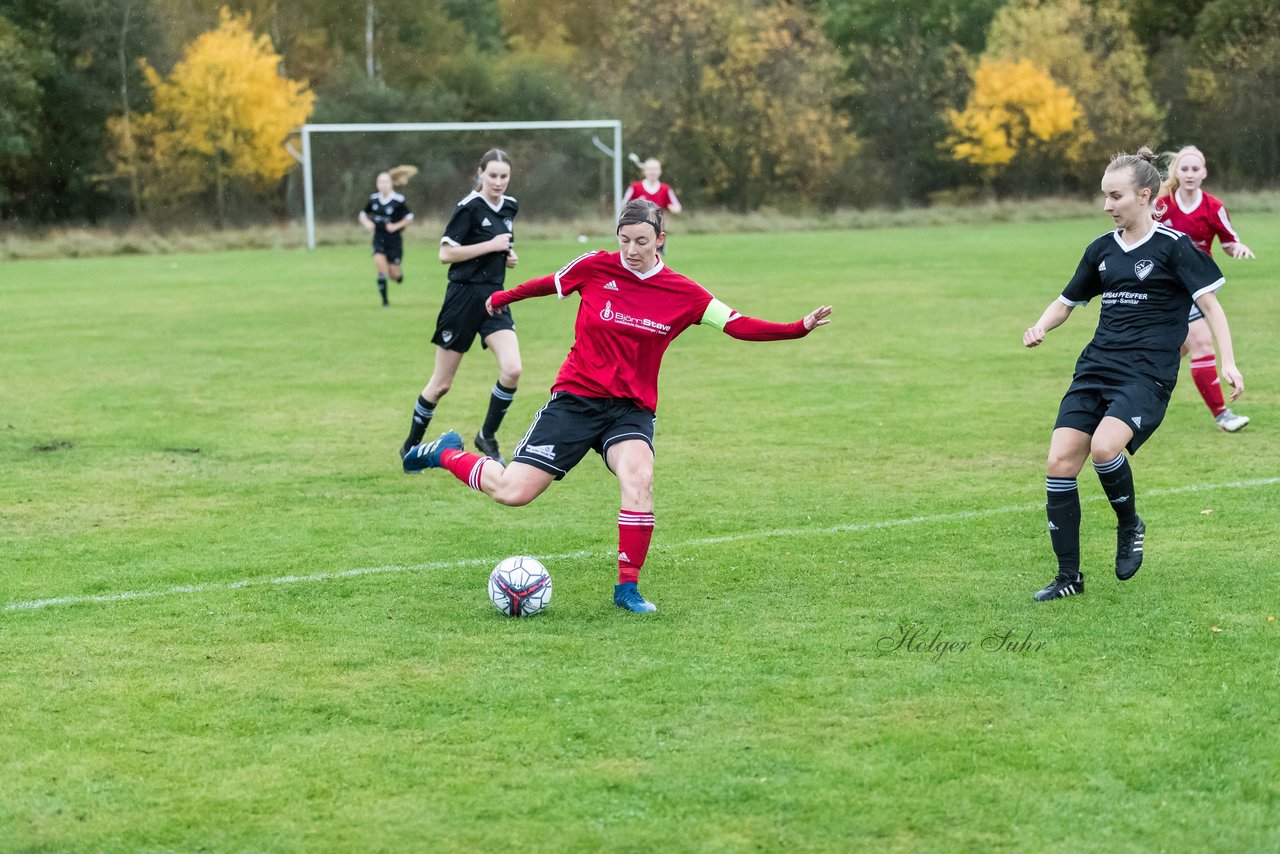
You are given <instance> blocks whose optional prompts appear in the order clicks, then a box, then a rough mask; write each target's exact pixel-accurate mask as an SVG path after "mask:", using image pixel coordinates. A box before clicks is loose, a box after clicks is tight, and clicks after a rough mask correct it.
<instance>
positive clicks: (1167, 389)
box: [1022, 147, 1244, 601]
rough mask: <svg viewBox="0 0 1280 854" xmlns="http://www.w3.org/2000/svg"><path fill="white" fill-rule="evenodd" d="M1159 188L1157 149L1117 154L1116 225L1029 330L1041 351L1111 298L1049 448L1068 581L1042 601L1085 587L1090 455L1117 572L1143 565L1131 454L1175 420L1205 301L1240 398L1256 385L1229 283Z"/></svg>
mask: <svg viewBox="0 0 1280 854" xmlns="http://www.w3.org/2000/svg"><path fill="white" fill-rule="evenodd" d="M1159 191H1160V170H1159V169H1157V168H1156V166H1155V155H1154V154H1152V152H1151V150H1150V149H1149V148H1145V147H1144V148H1142V149H1140V150H1139V151H1138V153H1137V154H1119V155H1116V156H1115V157H1113V158H1112V159H1111V163H1110V165H1109V166H1107V170H1106V172H1105V173H1104V174H1103V176H1102V195H1103V198H1104V201H1103V205H1102V208H1103V210H1105V211H1106V212H1107V214H1108V215H1109V216H1110V217H1111V218H1112V219H1113V220H1115V223H1116V230H1115V231H1113V232H1108V233H1107V234H1104V235H1103V236H1101V237H1099V238H1098V239H1096V240H1094V241H1093V242H1092V243H1090V244H1089V246H1088V248H1087V249H1085V251H1084V257H1083V258H1082V259H1081V260H1080V266H1079V267H1077V268H1076V272H1075V275H1074V276H1072V277H1071V281H1070V282H1068V283H1067V287H1066V288H1065V289H1064V290H1063V292H1062V295H1061V296H1060V297H1058V298H1057V299H1056V300H1054V301H1053V302H1052V303H1050V304H1049V307H1048V308H1046V309H1045V310H1044V314H1042V315H1041V316H1040V319H1039V320H1037V321H1036V323H1035V325H1034V326H1032V327H1030V328H1029V329H1027V331H1026V332H1024V333H1023V335H1022V343H1023V344H1024V345H1025V346H1027V347H1035V346H1037V345H1039V344H1040V343H1041V342H1042V341H1044V336H1045V333H1047V332H1048V331H1049V330H1051V329H1056V328H1057V327H1058V326H1061V325H1062V323H1063V322H1064V321H1065V320H1066V319H1067V317H1068V316H1069V315H1070V314H1071V311H1072V309H1074V308H1075V307H1076V306H1078V305H1084V304H1085V303H1087V302H1088V301H1089V300H1090V299H1092V298H1093V297H1096V296H1101V297H1102V310H1101V313H1100V316H1099V318H1098V328H1097V331H1096V332H1094V335H1093V340H1092V341H1090V342H1089V345H1088V346H1087V347H1085V348H1084V351H1083V352H1082V353H1081V354H1080V358H1079V360H1078V361H1077V362H1076V369H1075V376H1074V378H1073V380H1072V382H1071V386H1070V388H1068V389H1067V393H1066V395H1065V396H1064V397H1063V398H1062V404H1061V406H1060V407H1059V409H1058V420H1057V422H1056V423H1055V424H1054V429H1053V439H1052V440H1051V441H1050V444H1049V476H1048V479H1047V481H1046V485H1047V491H1048V503H1047V505H1046V511H1047V513H1048V516H1049V537H1050V539H1051V540H1052V542H1053V550H1054V553H1055V554H1056V555H1057V557H1058V576H1057V577H1056V578H1055V579H1054V580H1053V581H1052V582H1051V583H1050V584H1049V586H1048V587H1046V588H1044V589H1043V590H1041V591H1040V592H1038V593H1036V595H1035V598H1036V599H1037V600H1038V601H1045V600H1049V599H1057V598H1059V597H1062V596H1074V595H1076V594H1078V593H1083V592H1084V574H1083V573H1081V572H1080V495H1079V493H1078V492H1077V491H1076V475H1078V474H1079V473H1080V469H1081V468H1083V466H1084V461H1085V459H1087V458H1088V457H1090V456H1092V457H1093V467H1094V469H1095V470H1096V471H1097V473H1098V479H1099V480H1100V481H1101V482H1102V488H1103V490H1104V491H1105V492H1106V494H1107V498H1108V499H1109V500H1110V501H1111V506H1112V508H1113V509H1114V510H1115V513H1116V519H1117V526H1116V577H1117V578H1119V579H1120V580H1121V581H1127V580H1128V579H1130V578H1132V577H1133V575H1134V573H1136V572H1137V571H1138V569H1139V568H1140V567H1141V566H1142V553H1143V540H1144V538H1145V535H1146V530H1147V529H1146V525H1145V524H1143V521H1142V519H1141V518H1140V517H1139V516H1138V513H1137V508H1136V507H1135V506H1134V505H1135V503H1136V496H1135V494H1134V488H1133V472H1132V470H1131V469H1130V468H1129V461H1128V459H1127V458H1126V457H1125V455H1124V449H1125V448H1128V449H1129V453H1130V454H1135V453H1137V451H1138V448H1139V447H1140V446H1141V445H1142V443H1143V442H1145V441H1146V440H1147V439H1148V438H1150V437H1151V434H1152V433H1154V432H1155V430H1156V428H1157V427H1159V426H1160V421H1161V419H1163V418H1164V411H1165V407H1166V406H1168V404H1169V396H1170V394H1172V393H1173V386H1174V383H1176V382H1177V380H1178V365H1179V362H1180V360H1181V358H1180V355H1179V349H1180V348H1181V347H1182V342H1183V341H1184V340H1186V337H1187V315H1188V313H1189V312H1190V309H1191V304H1192V302H1193V301H1194V303H1195V305H1197V306H1198V307H1199V308H1200V311H1201V312H1203V313H1204V317H1205V320H1207V321H1208V323H1209V328H1210V329H1211V330H1212V331H1213V336H1214V338H1216V339H1217V341H1218V353H1219V354H1220V355H1221V357H1222V376H1223V378H1224V379H1226V381H1227V382H1228V383H1229V384H1230V385H1231V387H1232V389H1234V391H1232V393H1231V399H1232V400H1235V399H1236V398H1238V397H1239V396H1240V394H1241V392H1243V391H1244V377H1242V376H1241V375H1240V371H1239V369H1237V368H1236V361H1235V355H1234V351H1233V349H1232V346H1231V330H1230V328H1229V327H1228V326H1227V317H1226V315H1225V314H1224V313H1223V311H1222V306H1221V305H1220V304H1219V303H1218V297H1217V295H1216V294H1215V292H1216V291H1217V290H1218V289H1219V288H1221V287H1222V285H1223V283H1224V281H1225V279H1223V277H1222V273H1221V271H1219V269H1218V265H1217V264H1215V263H1214V261H1213V259H1212V258H1210V257H1209V256H1208V255H1206V254H1205V253H1204V252H1201V251H1200V250H1198V249H1196V247H1195V244H1194V243H1193V242H1192V241H1191V238H1190V237H1188V236H1186V235H1185V234H1182V233H1180V232H1177V231H1173V230H1172V229H1170V228H1167V227H1166V226H1163V225H1160V224H1159V223H1157V222H1156V221H1155V218H1156V217H1157V216H1158V215H1159V212H1158V211H1157V209H1156V206H1155V201H1156V198H1157V196H1158V195H1159Z"/></svg>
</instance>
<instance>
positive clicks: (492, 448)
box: [472, 431, 507, 466]
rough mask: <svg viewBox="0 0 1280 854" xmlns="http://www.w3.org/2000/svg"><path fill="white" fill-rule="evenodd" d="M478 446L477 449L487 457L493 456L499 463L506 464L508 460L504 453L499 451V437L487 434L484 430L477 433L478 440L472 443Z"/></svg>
mask: <svg viewBox="0 0 1280 854" xmlns="http://www.w3.org/2000/svg"><path fill="white" fill-rule="evenodd" d="M472 444H473V445H475V446H476V450H477V451H479V452H480V453H482V454H484V455H485V456H486V457H492V458H493V459H495V460H497V461H498V463H499V464H501V465H504V466H505V465H506V464H507V461H506V460H504V459H503V458H502V454H501V453H500V452H499V451H498V437H497V436H486V435H485V434H484V431H481V432H479V433H477V434H476V440H475V441H474V442H473V443H472Z"/></svg>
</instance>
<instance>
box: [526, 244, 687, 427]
mask: <svg viewBox="0 0 1280 854" xmlns="http://www.w3.org/2000/svg"><path fill="white" fill-rule="evenodd" d="M555 285H556V292H557V293H558V294H559V295H560V296H561V298H563V297H566V296H568V295H569V294H572V293H576V294H577V295H578V296H579V298H580V299H581V303H580V304H579V305H578V317H577V319H576V320H575V321H574V325H573V331H574V342H573V346H572V347H570V348H569V356H568V358H566V359H565V360H564V364H563V365H561V366H560V373H559V374H557V375H556V381H555V383H554V384H553V385H552V386H551V390H552V391H564V392H568V393H570V394H578V395H582V396H583V397H606V398H607V397H617V398H623V399H626V400H630V401H633V402H634V403H635V404H636V405H637V406H641V407H643V408H645V409H647V410H649V411H650V412H656V411H657V408H658V370H659V368H661V367H662V356H663V354H665V353H666V351H667V347H669V346H670V345H671V342H672V341H674V340H675V338H676V336H677V335H679V334H680V333H681V332H684V331H685V330H686V329H688V328H689V327H690V326H693V325H694V324H696V323H698V322H700V321H701V320H702V318H703V315H705V314H706V311H707V306H708V305H710V304H711V300H712V299H713V297H712V296H711V294H710V293H709V292H708V291H707V290H706V289H704V288H703V287H702V286H701V285H699V284H698V283H697V282H695V281H693V280H692V279H688V278H686V277H684V276H682V275H680V274H679V273H677V272H676V271H674V270H672V269H671V268H670V267H667V266H666V265H665V264H663V263H662V260H661V259H659V260H658V265H657V266H656V267H654V268H653V269H652V270H650V271H649V272H648V273H644V274H643V275H642V274H640V273H637V272H635V271H634V270H632V269H631V268H630V267H628V266H627V265H626V264H625V263H624V262H623V260H622V255H621V253H619V252H605V251H604V250H599V251H596V252H589V253H587V254H586V255H583V256H581V257H579V258H577V259H575V260H573V261H570V262H569V263H568V264H566V265H565V266H564V268H563V269H561V270H560V272H558V273H556V274H555Z"/></svg>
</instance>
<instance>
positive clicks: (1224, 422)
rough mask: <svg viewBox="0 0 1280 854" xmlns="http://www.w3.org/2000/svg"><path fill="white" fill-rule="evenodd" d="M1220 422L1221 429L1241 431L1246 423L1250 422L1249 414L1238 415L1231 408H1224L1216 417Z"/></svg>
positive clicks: (1219, 427)
mask: <svg viewBox="0 0 1280 854" xmlns="http://www.w3.org/2000/svg"><path fill="white" fill-rule="evenodd" d="M1213 420H1214V421H1216V422H1217V424H1218V429H1219V430H1224V431H1226V432H1227V433H1239V432H1240V431H1241V430H1243V429H1244V425H1246V424H1248V423H1249V416H1248V415H1236V414H1235V413H1234V412H1232V411H1231V410H1230V409H1224V410H1222V412H1221V413H1219V414H1218V415H1217V416H1216V417H1215V418H1214V419H1213Z"/></svg>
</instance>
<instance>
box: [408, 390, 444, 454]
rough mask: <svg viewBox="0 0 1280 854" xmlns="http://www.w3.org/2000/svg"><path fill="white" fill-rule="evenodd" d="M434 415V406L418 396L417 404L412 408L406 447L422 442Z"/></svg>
mask: <svg viewBox="0 0 1280 854" xmlns="http://www.w3.org/2000/svg"><path fill="white" fill-rule="evenodd" d="M436 403H439V401H436ZM435 414H436V404H435V403H431V402H430V401H428V400H427V399H426V398H425V397H422V396H421V395H419V396H418V402H417V404H415V405H414V407H413V422H412V423H411V424H410V425H409V438H408V439H406V440H405V442H406V443H407V444H408V445H410V446H412V445H416V444H418V443H419V442H421V441H422V437H423V435H424V434H426V432H427V427H429V426H430V425H431V416H432V415H435Z"/></svg>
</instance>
